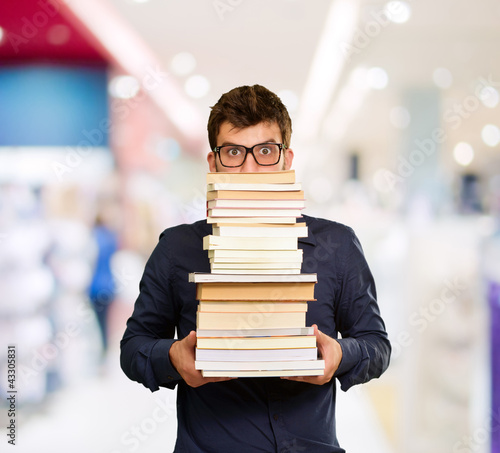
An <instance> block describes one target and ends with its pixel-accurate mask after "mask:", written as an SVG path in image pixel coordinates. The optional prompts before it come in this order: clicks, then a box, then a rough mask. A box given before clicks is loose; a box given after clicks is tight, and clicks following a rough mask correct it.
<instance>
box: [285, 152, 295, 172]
mask: <svg viewBox="0 0 500 453" xmlns="http://www.w3.org/2000/svg"><path fill="white" fill-rule="evenodd" d="M292 162H293V151H292V149H291V148H288V149H286V150H285V170H290V168H292Z"/></svg>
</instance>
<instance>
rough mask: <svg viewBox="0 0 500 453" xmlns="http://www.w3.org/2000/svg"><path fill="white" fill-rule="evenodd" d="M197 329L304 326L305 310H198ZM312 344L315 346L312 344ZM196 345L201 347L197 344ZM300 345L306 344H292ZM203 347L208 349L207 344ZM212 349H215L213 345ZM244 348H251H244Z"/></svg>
mask: <svg viewBox="0 0 500 453" xmlns="http://www.w3.org/2000/svg"><path fill="white" fill-rule="evenodd" d="M196 326H197V327H198V329H243V328H245V327H246V328H261V329H262V328H270V327H305V326H306V313H305V312H291V313H282V312H274V313H273V312H268V313H251V312H250V313H227V312H225V313H222V312H221V313H213V312H204V311H198V312H197V313H196ZM312 346H315V344H314V345H312ZM198 347H201V346H199V345H198ZM290 347H292V346H290ZM293 347H297V348H299V347H302V348H305V347H307V346H293ZM205 348H206V349H207V348H208V349H210V347H209V346H205ZM213 349H217V348H215V347H213ZM245 349H252V348H251V347H250V348H245Z"/></svg>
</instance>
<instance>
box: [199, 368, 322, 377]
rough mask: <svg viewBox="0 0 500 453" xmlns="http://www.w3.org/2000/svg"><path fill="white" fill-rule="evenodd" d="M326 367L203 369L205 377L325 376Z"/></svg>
mask: <svg viewBox="0 0 500 453" xmlns="http://www.w3.org/2000/svg"><path fill="white" fill-rule="evenodd" d="M323 374H325V370H324V368H321V369H318V370H302V369H300V370H244V371H211V370H207V371H205V370H202V372H201V375H202V376H203V377H242V378H243V377H283V376H323Z"/></svg>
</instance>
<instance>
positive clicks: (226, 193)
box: [207, 190, 304, 201]
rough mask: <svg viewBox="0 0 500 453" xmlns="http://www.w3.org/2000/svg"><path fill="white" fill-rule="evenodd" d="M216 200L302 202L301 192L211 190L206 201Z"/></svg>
mask: <svg viewBox="0 0 500 453" xmlns="http://www.w3.org/2000/svg"><path fill="white" fill-rule="evenodd" d="M218 198H221V199H227V200H304V191H303V190H290V191H278V190H212V191H210V192H207V200H208V201H210V200H216V199H218Z"/></svg>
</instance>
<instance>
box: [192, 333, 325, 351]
mask: <svg viewBox="0 0 500 453" xmlns="http://www.w3.org/2000/svg"><path fill="white" fill-rule="evenodd" d="M196 347H197V349H300V348H314V347H316V337H315V336H314V335H311V336H304V335H303V336H299V337H234V338H231V337H226V338H205V337H202V338H197V339H196Z"/></svg>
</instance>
